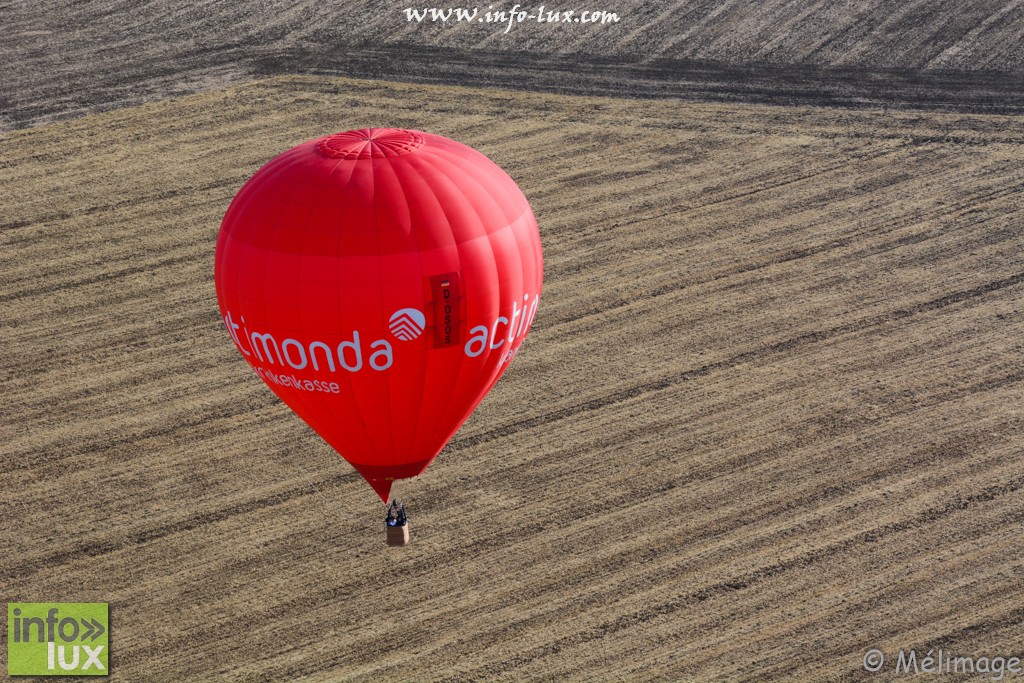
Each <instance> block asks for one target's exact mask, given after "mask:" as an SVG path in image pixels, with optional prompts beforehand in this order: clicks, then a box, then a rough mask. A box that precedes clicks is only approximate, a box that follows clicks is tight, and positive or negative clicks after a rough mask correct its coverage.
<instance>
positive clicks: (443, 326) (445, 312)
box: [430, 273, 462, 348]
mask: <svg viewBox="0 0 1024 683" xmlns="http://www.w3.org/2000/svg"><path fill="white" fill-rule="evenodd" d="M430 294H431V297H432V298H433V300H434V346H435V347H436V348H445V347H448V346H457V345H459V344H461V343H462V305H461V302H462V297H461V296H460V295H459V274H458V273H445V274H444V275H435V276H433V277H432V278H430Z"/></svg>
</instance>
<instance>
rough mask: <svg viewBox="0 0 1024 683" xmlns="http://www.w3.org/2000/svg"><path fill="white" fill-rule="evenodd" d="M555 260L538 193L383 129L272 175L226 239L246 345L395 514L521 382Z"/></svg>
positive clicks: (220, 284) (442, 142)
mask: <svg viewBox="0 0 1024 683" xmlns="http://www.w3.org/2000/svg"><path fill="white" fill-rule="evenodd" d="M542 274H543V260H542V254H541V245H540V236H539V234H538V231H537V223H536V220H535V218H534V215H533V212H532V211H531V209H530V206H529V204H528V203H527V201H526V198H525V197H524V196H523V193H522V192H521V191H520V190H519V188H518V187H517V186H516V184H515V182H514V181H513V180H512V179H511V178H510V177H509V176H508V175H507V174H506V173H505V172H504V171H502V170H501V169H500V168H499V167H498V166H497V165H495V164H494V163H493V162H492V161H490V160H489V159H488V158H487V157H485V156H484V155H483V154H480V153H479V152H477V151H476V150H474V149H472V148H470V147H467V146H466V145H463V144H460V143H458V142H455V141H453V140H450V139H448V138H444V137H441V136H438V135H431V134H429V133H423V132H419V131H413V130H400V129H388V128H383V129H381V128H371V129H364V130H354V131H349V132H346V133H339V134H336V135H330V136H327V137H324V138H320V139H317V140H312V141H310V142H306V143H304V144H301V145H299V146H297V147H294V148H292V149H290V150H288V151H286V152H284V153H283V154H281V155H279V156H277V157H276V158H274V159H272V160H271V161H270V162H269V163H267V165H265V166H264V167H263V168H261V169H260V170H259V171H258V172H257V173H256V174H255V175H254V176H253V177H252V178H251V179H250V180H249V181H248V182H247V183H246V184H245V185H244V186H243V187H242V189H241V190H240V191H239V192H238V194H237V196H236V197H235V198H234V200H233V201H232V203H231V205H230V207H229V208H228V211H227V213H226V215H225V216H224V220H223V222H222V223H221V228H220V233H219V236H218V239H217V254H216V264H215V280H216V287H217V298H218V301H219V304H220V310H221V315H222V316H223V318H224V323H225V325H226V326H227V329H228V332H229V333H230V335H231V338H232V339H233V341H234V342H235V344H236V346H237V348H238V350H239V351H240V352H241V354H242V356H243V357H244V358H245V360H246V361H248V362H249V364H250V365H251V366H252V368H253V370H254V371H255V372H256V374H257V375H259V377H260V378H261V379H263V381H264V382H266V384H267V385H268V386H269V387H270V389H271V390H272V391H273V392H274V393H275V394H276V395H277V396H278V397H279V398H280V399H281V400H282V401H284V403H286V404H287V405H288V406H289V407H291V409H292V410H294V411H295V413H296V414H298V415H299V417H301V418H302V419H303V420H304V421H305V422H307V423H308V424H309V425H310V426H311V427H312V428H313V429H314V430H315V431H316V432H317V433H318V434H319V435H320V436H321V437H323V438H324V439H325V440H326V441H327V442H328V443H329V444H330V445H331V446H332V447H333V448H334V449H335V450H337V451H338V453H340V454H341V455H342V456H343V457H344V458H345V459H346V460H348V461H349V462H350V463H351V464H352V465H353V467H355V468H356V469H357V470H358V471H359V472H360V473H361V474H362V475H363V477H364V478H365V479H366V480H367V481H368V482H369V483H370V484H371V485H372V486H373V488H374V490H376V491H377V493H378V494H379V495H380V496H381V498H383V499H384V500H385V501H386V500H387V498H388V494H389V492H390V488H391V483H392V482H393V481H394V480H395V479H401V478H407V477H413V476H416V475H418V474H420V473H422V472H423V471H424V470H425V469H426V467H427V466H428V465H429V464H430V462H431V461H432V460H433V459H434V458H435V457H436V456H437V454H438V453H439V452H440V451H441V449H442V448H443V447H444V445H445V444H446V443H447V442H448V440H449V439H451V437H452V436H453V435H454V434H455V432H456V431H457V430H458V428H459V427H460V426H461V425H462V423H463V422H464V421H465V420H466V418H467V417H469V415H470V413H471V412H472V411H473V409H474V408H475V407H476V406H477V404H478V403H479V402H480V401H481V399H483V397H484V395H485V394H486V393H487V392H488V391H489V390H490V388H491V387H492V386H494V383H495V382H497V380H498V378H499V377H500V376H501V374H502V373H503V372H504V370H505V369H506V368H507V367H508V364H509V362H510V361H511V360H512V358H513V357H514V356H515V354H516V351H517V350H518V349H519V346H520V345H521V344H522V342H523V339H524V337H525V336H526V333H527V332H528V331H529V329H530V324H531V323H532V322H533V319H534V317H535V316H536V313H537V306H538V302H539V299H540V294H541V281H542Z"/></svg>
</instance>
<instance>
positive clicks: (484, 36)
mask: <svg viewBox="0 0 1024 683" xmlns="http://www.w3.org/2000/svg"><path fill="white" fill-rule="evenodd" d="M542 4H543V3H537V5H529V4H528V5H527V6H526V7H525V9H526V10H527V11H536V10H537V9H538V7H539V6H540V5H542ZM451 6H452V5H447V6H445V7H451ZM455 6H459V7H466V8H470V9H471V8H472V7H474V6H475V7H477V8H478V9H479V10H480V15H481V17H482V16H483V13H484V12H486V11H487V8H488V7H491V6H492V5H488V4H487V3H484V4H481V5H473V3H463V4H462V5H455ZM406 7H420V8H422V7H423V5H419V6H417V5H396V4H395V3H391V2H384V1H383V0H367V1H364V2H358V3H356V2H352V1H351V0H338V1H337V2H332V3H321V2H314V1H313V0H294V1H290V2H287V3H281V2H267V1H266V0H231V1H217V2H215V1H214V0H196V1H195V2H190V3H188V4H186V5H178V6H169V5H168V4H167V3H166V2H161V1H158V0H138V1H131V2H129V1H128V0H83V1H81V2H74V3H65V4H64V5H62V6H61V7H60V9H59V11H54V9H53V8H52V7H51V6H49V5H45V4H44V3H31V2H12V1H7V2H0V21H2V25H3V27H4V39H3V41H0V130H9V129H16V128H23V127H28V126H35V125H39V124H41V123H46V122H49V121H55V120H63V119H67V118H73V117H76V116H81V115H83V114H87V113H95V112H98V111H106V110H110V109H117V108H122V107H131V106H137V105H139V104H142V103H145V102H154V101H163V100H165V99H168V98H172V97H177V96H180V95H183V94H191V93H197V92H212V91H216V90H220V89H222V88H225V87H228V86H230V85H235V84H238V83H244V82H248V81H250V80H252V79H253V78H257V77H264V76H268V75H291V74H298V73H319V74H327V75H338V76H346V77H350V78H368V79H377V80H399V81H407V82H417V83H434V84H458V85H466V86H475V87H500V88H510V89H515V90H523V91H545V92H555V93H562V94H576V95H601V96H619V97H623V96H624V97H639V98H678V99H683V100H688V101H709V100H710V101H723V102H730V101H747V102H757V103H766V104H800V105H812V106H829V107H855V108H872V107H896V108H910V109H923V110H941V111H977V112H989V113H1019V112H1020V111H1021V109H1022V107H1024V80H1022V78H1024V53H1022V51H1021V50H1020V44H1021V40H1022V37H1024V10H1022V8H1021V6H1020V4H1019V3H1018V2H1015V1H1014V0H976V1H974V2H969V3H964V2H958V1H956V0H908V1H907V2H903V3H899V4H898V5H894V4H893V3H891V2H887V1H886V0H851V1H849V2H842V3H836V2H834V1H833V0H808V1H806V2H801V3H793V2H789V1H788V0H756V1H755V0H740V1H737V2H728V3H721V2H713V1H711V0H674V1H672V2H665V1H664V0H639V1H634V0H630V1H629V2H627V1H626V0H607V1H606V2H604V3H603V4H602V5H601V6H600V7H599V8H595V7H591V8H590V9H591V10H593V9H600V10H604V11H608V12H615V13H617V14H618V15H619V21H618V22H616V23H611V24H606V25H582V24H573V23H569V24H561V23H537V22H536V21H531V22H526V23H524V24H522V25H518V26H515V27H513V28H512V29H511V30H509V31H507V32H506V31H505V26H504V25H496V24H488V23H486V22H483V23H481V22H479V21H475V22H468V23H461V24H457V25H456V24H449V25H443V24H441V23H433V24H432V23H423V24H417V23H410V22H409V21H408V20H407V18H406V15H405V9H406ZM509 7H510V6H505V5H503V4H501V3H499V4H497V5H493V8H494V9H495V10H501V9H508V8H509ZM545 7H546V8H547V9H548V10H553V9H554V10H568V9H575V10H577V11H578V10H580V9H582V7H579V6H576V7H570V6H559V7H555V6H553V5H550V4H547V5H545ZM478 18H479V17H478ZM2 163H3V160H2V159H0V164H2Z"/></svg>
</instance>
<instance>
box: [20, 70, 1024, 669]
mask: <svg viewBox="0 0 1024 683" xmlns="http://www.w3.org/2000/svg"><path fill="white" fill-rule="evenodd" d="M456 102H457V103H458V106H457V107H456V106H455V105H454V104H453V103H456ZM374 124H386V125H398V126H410V127H416V128H421V129H427V130H432V131H436V132H439V133H442V134H447V135H450V136H452V137H455V138H458V139H460V140H462V141H464V142H466V143H468V144H471V145H473V146H475V147H477V148H478V149H480V150H481V151H483V152H485V153H486V154H488V155H490V156H491V157H492V158H494V159H495V160H496V161H497V162H498V163H499V164H501V165H502V166H503V167H504V168H506V169H507V170H508V171H509V173H510V174H511V175H512V176H513V177H514V178H515V179H516V180H517V182H519V184H520V185H521V187H522V188H523V190H524V192H525V193H526V194H527V196H528V197H529V198H530V200H531V202H532V204H533V206H534V209H535V212H536V213H537V216H538V219H539V222H540V225H541V231H542V239H543V241H544V247H545V257H546V284H545V293H544V298H543V300H542V304H541V309H540V314H539V315H538V318H537V322H536V324H535V327H534V329H533V331H532V333H531V336H530V338H529V340H528V341H527V343H526V346H525V347H524V349H523V353H522V354H520V356H519V357H517V359H516V361H515V363H514V364H513V366H512V367H511V369H510V370H509V372H508V374H507V376H506V377H505V378H504V379H503V380H502V381H501V382H500V383H499V384H498V386H497V387H496V388H495V390H494V391H493V392H492V394H491V395H490V396H489V397H488V398H487V399H486V400H485V402H484V403H483V404H482V405H481V407H480V409H479V410H478V412H477V413H476V414H475V415H474V416H473V417H472V418H471V419H470V421H469V422H468V423H467V424H466V425H465V426H464V428H463V429H462V430H461V431H460V433H459V434H458V435H457V436H456V438H455V439H454V440H453V442H452V443H451V444H450V446H449V447H448V448H447V450H446V451H445V452H444V453H443V454H442V456H441V457H440V458H439V460H438V461H437V462H435V463H434V465H433V466H432V467H431V469H430V470H429V471H428V472H427V474H426V475H424V476H423V477H420V478H419V479H417V480H413V481H409V482H405V483H402V484H400V485H399V487H398V493H399V494H400V495H401V496H402V497H404V498H406V500H407V501H408V502H409V505H410V508H411V510H412V513H413V521H412V525H413V526H412V534H413V544H412V545H411V546H409V547H408V548H406V549H404V550H402V551H400V552H395V551H387V550H386V549H385V548H383V547H382V538H381V529H380V528H379V527H380V524H379V519H378V517H379V503H378V502H376V499H375V497H374V495H373V493H372V492H371V491H370V489H369V487H368V486H366V485H365V484H364V483H362V482H361V481H360V480H359V478H358V476H357V475H355V474H354V473H352V471H351V470H350V469H349V468H348V466H347V465H346V464H345V463H344V462H343V461H341V460H340V459H339V458H338V457H337V456H336V455H334V454H333V453H332V452H330V450H329V449H328V448H327V447H326V446H325V445H324V444H323V443H322V442H320V441H319V439H318V438H317V437H316V436H314V435H313V434H312V433H310V432H309V430H308V429H307V428H305V427H304V426H303V425H302V424H301V423H300V422H299V421H298V420H297V419H295V418H294V417H293V416H291V415H290V414H289V413H288V411H287V410H286V409H285V408H283V407H282V406H281V405H279V404H278V403H277V402H276V400H275V399H274V398H273V397H272V396H271V395H270V394H269V392H268V391H267V390H265V389H263V388H262V386H261V385H260V384H259V383H258V382H257V381H256V380H255V378H253V377H252V375H251V373H249V372H248V371H247V370H246V367H245V365H244V363H243V362H242V361H241V359H240V358H239V357H238V354H237V353H236V352H235V351H234V350H233V349H232V348H231V344H230V342H229V339H228V337H227V335H226V333H225V332H224V331H223V330H222V325H221V323H220V321H219V320H218V316H217V308H216V301H215V294H214V290H213V283H212V268H213V249H214V243H215V237H216V230H217V226H218V223H219V220H220V218H221V216H222V214H223V211H224V209H225V208H226V206H227V203H228V202H229V201H230V199H231V197H232V195H233V193H234V192H235V191H236V189H237V188H238V187H240V186H241V184H242V183H243V182H244V180H245V178H247V177H248V176H249V175H250V174H251V173H252V172H254V171H255V170H256V168H258V167H259V165H260V164H261V163H263V162H264V161H265V160H267V159H269V158H270V157H271V156H273V155H274V154H276V153H277V152H279V151H281V150H283V149H285V148H287V147H288V146H290V145H293V144H297V143H298V142H301V141H303V140H306V139H309V138H312V137H315V136H317V135H321V134H324V133H328V132H334V131H336V130H342V129H346V128H354V127H360V126H365V125H374ZM1022 145H1024V127H1022V126H1021V122H1020V121H1019V120H1018V119H1017V118H1014V117H1005V116H987V115H979V114H967V113H929V114H925V113H921V112H914V113H908V112H905V113H893V112H880V111H874V110H864V111H854V110H849V109H846V110H843V109H822V108H814V107H787V108H780V107H770V106H759V105H749V104H722V103H719V104H713V103H701V104H698V103H679V102H673V103H667V102H658V101H643V100H619V99H599V98H586V97H564V96H558V95H550V94H540V93H535V94H526V93H517V92H510V91H501V90H472V89H451V88H442V87H436V86H417V85H402V84H386V83H373V82H367V81H353V80H344V79H330V78H313V77H308V76H307V77H289V78H277V79H271V80H268V81H264V82H259V83H253V84H250V85H246V86H241V87H237V88H232V89H228V90H224V91H218V92H213V93H210V94H207V95H201V96H190V97H185V98H181V99H179V100H175V101H173V102H164V103H158V104H150V105H146V106H142V107H138V108H135V109H123V110H119V111H114V112H107V113H104V114H99V115H93V116H87V117H83V118H80V119H77V120H74V121H68V122H64V123H60V124H54V125H50V126H45V127H41V128H36V129H29V130H21V131H14V132H11V133H8V134H7V135H6V137H5V140H4V152H5V161H6V162H9V163H5V165H4V166H3V168H2V169H0V206H2V207H4V209H3V211H4V213H3V215H2V216H0V224H3V225H4V226H5V227H4V228H3V230H0V245H2V249H0V297H2V298H3V302H4V309H3V310H4V313H3V316H2V317H0V326H2V328H0V329H2V330H3V339H4V360H3V363H2V364H0V373H2V374H0V395H2V397H3V403H2V405H3V409H2V410H3V420H2V421H0V439H2V441H0V442H2V443H3V446H2V458H0V483H2V487H3V495H2V496H0V541H2V545H3V548H4V551H5V552H3V553H0V592H2V593H3V594H4V595H6V596H10V598H11V599H22V600H35V599H38V600H52V599H57V598H60V599H64V600H106V601H109V602H110V603H111V606H112V610H113V612H112V613H113V614H114V615H115V622H114V623H115V627H116V631H115V634H116V635H115V638H116V641H115V648H116V649H115V650H114V652H113V653H112V656H113V662H114V665H113V672H112V679H113V680H140V679H141V680H153V681H162V680H166V681H209V680H239V681H249V680H268V681H277V680H280V681H285V680H310V681H313V680H322V681H328V680H330V681H333V680H379V679H380V678H381V677H387V678H392V679H397V680H533V679H543V680H551V679H570V680H574V679H579V680H609V681H620V680H666V679H668V680H676V679H694V680H720V679H723V678H727V679H730V680H761V679H765V678H774V679H779V680H801V679H804V680H822V679H829V680H836V679H838V680H856V679H859V678H860V677H861V676H862V673H863V672H862V669H861V668H860V661H861V657H862V656H863V653H864V652H865V651H866V650H867V649H868V648H870V647H880V648H882V649H883V651H885V652H886V654H887V655H889V656H894V654H895V652H896V651H897V650H898V649H899V648H901V647H902V648H906V649H909V648H914V647H916V648H917V649H918V650H919V651H920V652H926V651H927V649H928V648H929V647H938V646H939V645H941V646H942V647H943V648H945V649H947V650H950V651H953V650H955V651H957V652H959V653H963V654H976V655H979V656H980V655H982V654H989V655H993V654H1005V655H1007V656H1009V655H1012V654H1016V651H1015V649H1016V648H1018V647H1019V632H1020V627H1021V626H1022V623H1021V610H1020V609H1019V605H1020V604H1021V601H1022V599H1024V597H1022V594H1021V590H1022V589H1021V586H1024V581H1022V579H1024V563H1022V562H1021V560H1020V557H1021V555H1022V551H1024V542H1022V541H1021V536H1020V525H1021V523H1022V521H1024V520H1022V515H1021V510H1022V509H1024V507H1022V503H1024V500H1022V486H1024V466H1022V465H1021V462H1022V460H1021V456H1022V455H1024V441H1022V437H1021V433H1022V428H1024V414H1022V412H1021V408H1020V406H1021V405H1024V403H1022V399H1024V383H1022V380H1024V375H1022V372H1021V367H1020V358H1021V357H1022V354H1024V310H1022V307H1021V306H1022V301H1024V260H1022V257H1021V253H1022V247H1024V238H1022V232H1021V230H1020V224H1021V220H1022V213H1021V205H1020V202H1019V196H1020V191H1021V189H1022V187H1024V175H1022V174H1024V171H1022V170H1021V166H1020V163H1019V160H1020V158H1021V151H1022ZM239 634H244V637H243V636H240V635H239ZM182 652H188V653H189V656H188V657H182V654H181V653H182ZM0 656H3V655H0Z"/></svg>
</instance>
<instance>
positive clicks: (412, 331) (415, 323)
mask: <svg viewBox="0 0 1024 683" xmlns="http://www.w3.org/2000/svg"><path fill="white" fill-rule="evenodd" d="M426 326H427V319H426V317H425V316H424V315H423V313H422V312H420V311H418V310H416V309H415V308H403V309H401V310H398V311H395V312H394V313H393V314H392V315H391V318H390V320H389V321H388V327H389V328H390V329H391V334H393V335H395V337H396V338H398V339H401V340H402V341H412V340H413V339H416V338H417V337H419V336H420V335H421V334H423V328H424V327H426Z"/></svg>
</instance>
